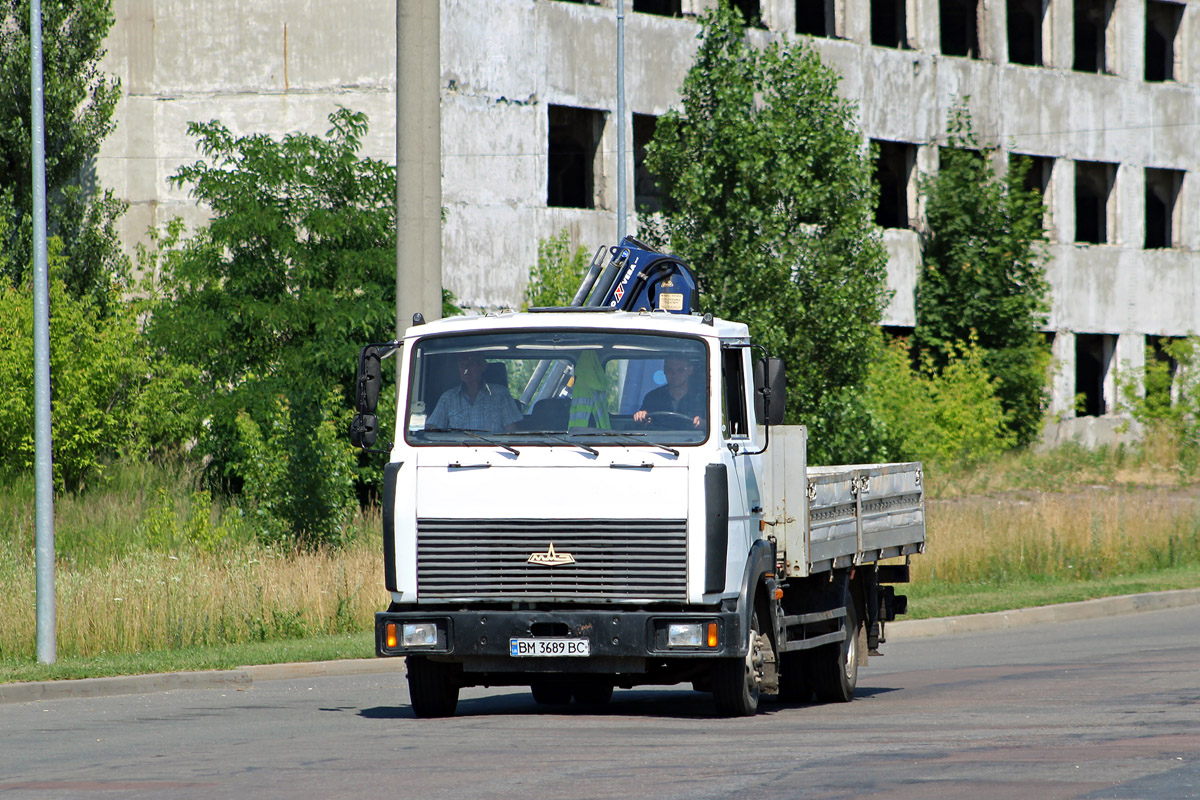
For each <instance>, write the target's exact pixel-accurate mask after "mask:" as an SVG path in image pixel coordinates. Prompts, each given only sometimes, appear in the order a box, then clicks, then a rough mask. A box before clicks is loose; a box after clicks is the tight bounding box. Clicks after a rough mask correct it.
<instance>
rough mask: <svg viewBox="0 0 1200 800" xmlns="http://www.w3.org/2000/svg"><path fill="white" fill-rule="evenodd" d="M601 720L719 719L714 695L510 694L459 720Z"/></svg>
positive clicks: (470, 708)
mask: <svg viewBox="0 0 1200 800" xmlns="http://www.w3.org/2000/svg"><path fill="white" fill-rule="evenodd" d="M894 691H897V690H896V689H893V688H888V687H861V688H860V689H859V690H858V693H857V697H858V698H860V699H866V698H870V697H874V696H877V695H883V694H887V693H889V692H894ZM811 705H814V704H813V703H775V702H769V701H764V702H762V703H761V704H760V705H759V707H758V713H759V714H760V715H765V716H770V715H773V714H776V713H778V712H781V711H790V710H792V709H797V708H804V707H807V706H811ZM358 715H359V716H360V717H363V718H364V719H384V720H393V719H416V715H415V714H413V711H412V707H411V706H409V705H408V704H403V705H396V706H375V707H373V708H364V709H361V710H360V711H359V712H358ZM501 715H511V716H534V715H538V716H584V715H590V716H602V717H654V718H659V719H720V717H718V716H717V714H716V711H715V709H714V708H713V701H712V695H710V694H705V693H703V692H686V691H646V690H636V689H627V690H618V691H617V692H616V693H615V694H613V699H612V701H611V702H610V703H608V704H606V705H602V706H581V705H579V704H577V703H571V704H569V705H565V706H543V705H538V704H537V703H535V702H534V700H533V697H532V695H530V694H528V693H527V692H507V693H504V694H497V695H491V696H488V697H469V698H462V699H461V700H459V702H458V709H457V711H456V712H455V715H454V716H456V717H475V716H501Z"/></svg>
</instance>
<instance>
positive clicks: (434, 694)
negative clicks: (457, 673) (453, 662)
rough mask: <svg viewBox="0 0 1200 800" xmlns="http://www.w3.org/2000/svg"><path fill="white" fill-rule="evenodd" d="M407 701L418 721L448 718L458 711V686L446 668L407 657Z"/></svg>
mask: <svg viewBox="0 0 1200 800" xmlns="http://www.w3.org/2000/svg"><path fill="white" fill-rule="evenodd" d="M405 661H406V666H407V671H408V699H409V701H410V702H412V708H413V713H414V714H416V715H417V716H418V717H450V716H453V715H454V709H456V708H458V684H457V683H455V682H454V679H453V678H452V677H451V675H450V671H449V669H448V668H447V666H446V665H445V664H439V663H437V662H436V661H430V660H429V659H427V658H425V657H424V656H408V657H407V658H406V659H405Z"/></svg>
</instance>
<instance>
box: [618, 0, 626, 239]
mask: <svg viewBox="0 0 1200 800" xmlns="http://www.w3.org/2000/svg"><path fill="white" fill-rule="evenodd" d="M624 239H625V0H617V243H618V244H619V243H620V242H622V241H624Z"/></svg>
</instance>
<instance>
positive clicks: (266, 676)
mask: <svg viewBox="0 0 1200 800" xmlns="http://www.w3.org/2000/svg"><path fill="white" fill-rule="evenodd" d="M1194 605H1200V589H1179V590H1176V591H1171V592H1151V593H1147V594H1131V595H1123V596H1120V597H1104V598H1101V599H1099V600H1085V601H1083V602H1081V603H1063V604H1061V605H1055V606H1041V607H1038V608H1023V609H1018V610H1014V611H996V612H994V613H991V614H969V615H966V616H962V617H942V618H940V619H918V620H906V621H904V622H893V623H891V624H890V625H888V626H887V637H888V639H891V640H902V639H920V638H925V637H929V636H946V635H950V634H956V633H979V632H983V631H996V630H1003V629H1005V628H1018V627H1023V626H1026V625H1040V624H1044V623H1048V622H1075V621H1078V620H1084V619H1096V618H1099V617H1112V616H1117V615H1120V614H1135V613H1138V612H1142V611H1159V610H1162V609H1167V608H1182V607H1184V606H1194ZM387 672H395V673H403V672H404V659H402V658H355V659H345V660H342V661H309V662H298V663H293V664H260V665H256V666H250V667H240V668H238V669H227V670H212V671H208V672H168V673H163V674H157V675H123V676H118V677H114V678H84V679H82V680H62V681H36V682H29V683H0V704H3V703H30V702H35V701H41V700H61V699H64V698H68V697H111V696H114V695H122V694H144V693H146V692H169V691H172V690H177V689H218V688H224V687H234V688H248V687H250V686H253V685H254V682H255V681H281V680H298V679H301V678H319V677H333V676H346V675H377V674H381V673H387Z"/></svg>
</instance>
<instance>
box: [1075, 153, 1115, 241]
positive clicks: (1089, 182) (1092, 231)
mask: <svg viewBox="0 0 1200 800" xmlns="http://www.w3.org/2000/svg"><path fill="white" fill-rule="evenodd" d="M1116 174H1117V166H1116V164H1105V163H1102V162H1098V161H1077V162H1075V241H1076V242H1080V243H1083V244H1107V243H1108V241H1109V229H1110V228H1111V225H1110V224H1109V216H1110V206H1111V203H1112V198H1113V183H1114V180H1115V178H1116Z"/></svg>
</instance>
